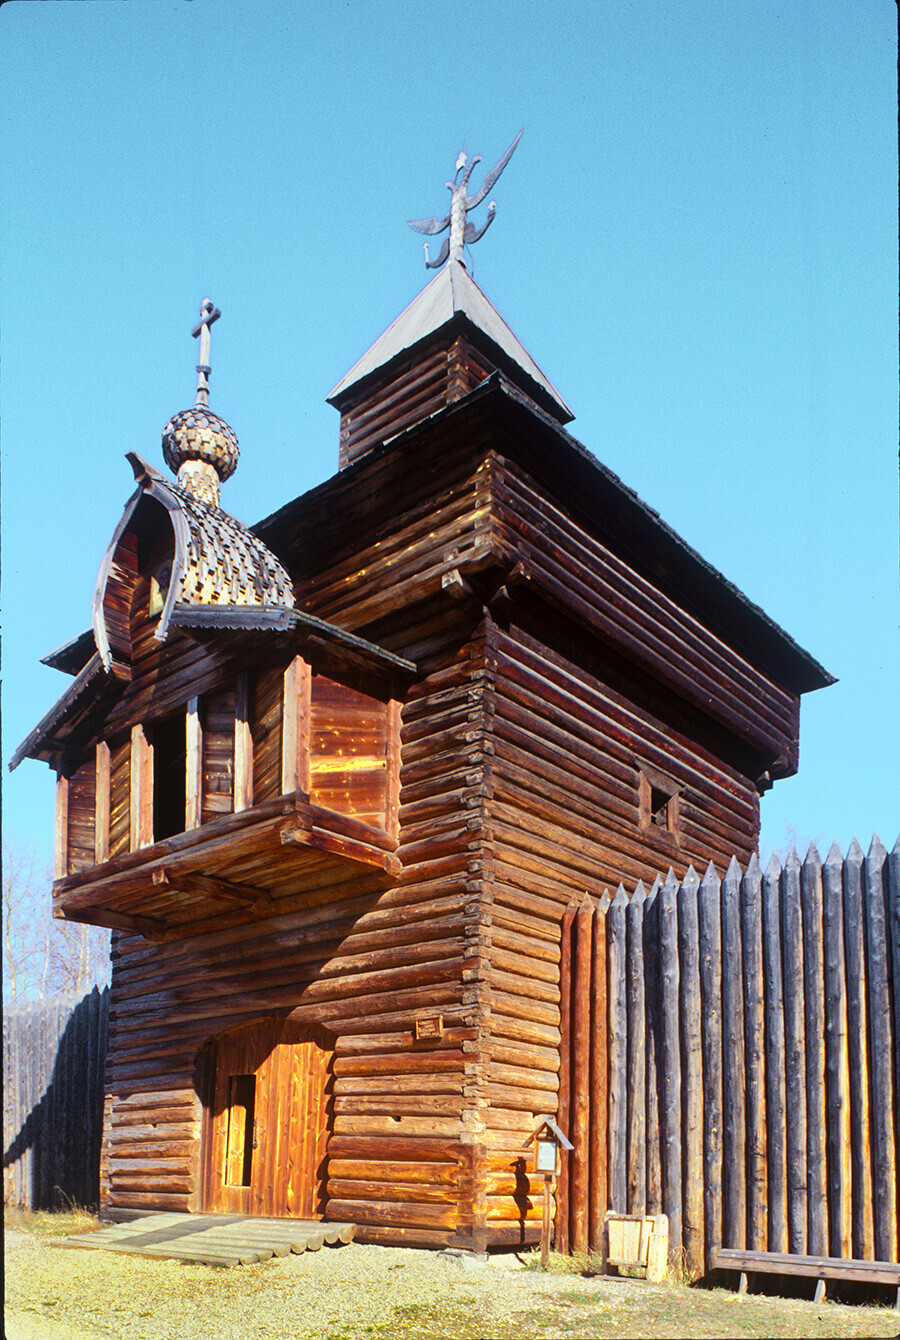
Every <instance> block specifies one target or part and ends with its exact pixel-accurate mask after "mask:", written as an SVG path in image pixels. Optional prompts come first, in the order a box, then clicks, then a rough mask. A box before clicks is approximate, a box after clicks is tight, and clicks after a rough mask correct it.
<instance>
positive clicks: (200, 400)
mask: <svg viewBox="0 0 900 1340" xmlns="http://www.w3.org/2000/svg"><path fill="white" fill-rule="evenodd" d="M221 315H222V313H221V312H220V311H219V309H218V307H216V305H215V303H214V302H213V300H212V298H204V299H203V301H202V303H201V304H200V320H199V322H198V324H197V325H196V326H195V327H194V329H193V330H192V332H191V334H192V335H193V336H194V339H196V338H197V337H198V335H199V337H200V362H199V363H198V364H197V399H196V400H195V401H194V403H195V404H196V405H208V404H209V374H210V371H211V369H210V366H209V328H210V326H211V325H212V323H213V322H214V321H218V319H219V317H220V316H221Z"/></svg>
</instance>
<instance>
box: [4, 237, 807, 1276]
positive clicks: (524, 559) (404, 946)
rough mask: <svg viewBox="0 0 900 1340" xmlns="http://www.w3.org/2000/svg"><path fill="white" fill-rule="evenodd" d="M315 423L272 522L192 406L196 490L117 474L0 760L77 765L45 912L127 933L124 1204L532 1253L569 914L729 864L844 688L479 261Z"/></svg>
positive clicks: (117, 1076)
mask: <svg viewBox="0 0 900 1340" xmlns="http://www.w3.org/2000/svg"><path fill="white" fill-rule="evenodd" d="M210 308H211V304H210ZM202 324H203V322H202V321H201V325H202ZM206 330H207V335H208V324H207V326H206ZM205 361H206V360H204V359H201V363H204V362H205ZM330 399H331V401H332V403H333V404H334V405H336V407H337V408H338V409H339V411H340V414H341V439H340V466H341V468H340V470H339V471H338V473H337V474H336V475H335V476H334V477H333V478H331V479H328V480H327V481H326V482H325V483H323V484H321V485H320V486H318V487H317V488H314V489H312V490H311V491H310V492H309V493H307V494H305V495H303V496H302V497H300V498H297V499H295V500H294V501H292V502H288V503H287V504H286V505H285V506H284V507H283V508H282V509H281V510H280V511H278V512H277V513H275V514H274V515H273V516H271V517H269V518H268V519H267V520H265V521H264V522H262V523H261V524H260V525H258V526H256V527H255V528H253V529H252V530H248V529H247V528H245V527H244V526H242V525H241V524H240V523H239V522H237V521H235V520H234V518H232V517H230V516H228V515H227V513H225V512H223V511H222V510H221V509H220V507H219V506H218V481H219V479H221V478H224V477H227V472H228V469H229V466H230V467H231V468H233V466H234V462H235V461H236V453H237V444H236V441H235V442H234V444H233V446H232V443H231V439H233V434H231V430H230V429H228V427H227V425H224V424H223V423H222V421H221V420H218V419H217V418H216V416H214V415H212V414H211V412H210V411H209V410H208V408H207V407H206V405H205V402H203V403H200V404H199V405H198V406H195V408H194V410H192V411H188V412H187V413H186V415H184V416H176V419H175V420H173V425H174V426H173V425H170V429H169V431H168V436H167V447H166V458H167V460H168V462H169V464H170V465H171V466H172V467H173V469H176V470H177V471H178V474H179V482H178V483H175V482H172V481H171V480H169V479H166V478H164V477H163V476H162V475H160V474H159V473H157V472H156V471H155V470H153V469H152V468H151V467H150V466H148V465H146V463H144V462H143V461H141V460H140V459H139V458H136V457H134V458H132V465H133V467H134V470H135V474H136V478H137V483H138V488H137V492H136V493H135V495H134V496H133V498H132V499H131V501H130V503H129V504H128V507H127V509H126V512H125V515H124V516H123V519H122V522H121V523H120V525H119V527H118V529H117V531H116V534H115V535H114V537H113V541H112V543H111V545H110V547H109V550H108V552H107V555H106V559H105V560H104V563H103V566H102V568H101V573H100V578H99V581H98V587H97V593H96V597H95V606H94V626H93V630H92V631H91V632H89V633H86V634H84V635H83V636H82V637H80V638H79V639H77V640H76V641H75V642H74V643H72V644H70V645H68V646H67V647H64V648H62V649H61V650H60V651H58V652H56V653H55V654H54V655H52V656H51V657H49V658H48V663H49V664H52V665H55V666H56V667H58V668H59V669H60V670H63V671H66V672H68V673H69V674H71V675H72V676H74V679H73V682H72V684H71V686H70V688H69V689H68V691H67V692H66V693H64V694H63V696H62V697H61V698H60V699H59V701H58V702H57V704H56V705H55V706H54V707H53V708H52V710H51V711H50V712H49V713H48V714H47V716H46V717H45V718H44V720H43V721H42V722H41V723H40V724H39V726H38V727H36V729H35V730H34V731H33V732H32V734H31V735H30V736H29V737H28V739H27V740H26V741H25V742H24V743H23V745H22V746H21V747H20V749H19V750H18V752H17V755H16V758H15V759H14V762H18V761H19V760H20V759H21V758H23V757H26V756H28V757H32V758H39V759H43V760H45V761H46V762H48V763H49V764H50V765H51V766H52V767H53V768H54V769H56V771H57V774H58V777H59V783H58V804H57V880H56V883H55V886H54V906H55V911H56V914H57V915H59V916H61V917H65V918H68V919H72V920H76V921H85V922H90V923H94V924H97V925H101V926H109V927H111V928H113V932H114V935H113V960H114V963H113V984H112V1023H111V1031H110V1048H109V1059H108V1066H107V1098H106V1126H105V1144H104V1151H105V1152H104V1166H103V1185H104V1197H105V1202H106V1208H107V1210H108V1211H109V1212H111V1213H113V1214H116V1215H119V1216H125V1215H128V1214H132V1213H135V1212H140V1211H142V1210H150V1209H181V1210H201V1209H221V1210H228V1211H231V1212H247V1213H255V1214H265V1215H275V1214H277V1215H282V1214H286V1215H299V1216H303V1217H308V1216H310V1215H322V1216H327V1217H328V1218H330V1219H340V1220H350V1221H353V1222H355V1223H356V1224H357V1225H358V1226H359V1228H358V1235H357V1236H358V1237H360V1238H362V1239H367V1240H370V1241H376V1242H382V1243H409V1244H414V1245H419V1246H422V1245H425V1246H435V1247H437V1246H442V1245H454V1246H458V1247H463V1248H470V1249H474V1250H483V1249H484V1248H485V1247H486V1246H491V1245H498V1244H512V1243H521V1242H530V1241H534V1240H535V1239H536V1238H537V1237H538V1236H539V1232H540V1215H541V1197H540V1190H541V1189H540V1187H539V1186H538V1185H537V1184H536V1183H535V1185H534V1186H532V1185H531V1182H530V1173H529V1170H528V1168H527V1167H526V1162H525V1157H524V1155H523V1145H524V1143H525V1141H526V1140H527V1138H528V1135H529V1133H530V1132H531V1131H532V1130H533V1128H534V1123H535V1118H536V1117H537V1116H538V1115H539V1114H546V1113H553V1112H555V1111H556V1101H557V1089H558V1070H559V1038H560V1033H559V1024H560V1002H559V942H560V923H561V918H562V915H563V912H564V910H565V908H566V907H567V905H568V904H569V903H570V901H571V900H572V899H580V898H582V897H583V896H584V894H585V893H589V894H594V895H599V894H600V893H601V892H602V891H603V890H604V888H607V887H613V888H614V887H615V886H616V885H617V884H618V883H619V881H620V880H622V881H624V882H625V883H627V884H629V885H633V883H634V882H635V881H636V880H638V879H639V878H643V879H652V877H653V875H654V873H655V872H656V871H658V870H660V869H663V870H664V869H666V868H667V867H669V866H670V865H671V866H673V867H674V868H675V870H676V872H677V873H679V874H682V873H683V872H684V870H685V869H686V867H687V865H688V864H689V863H693V864H694V865H695V866H697V867H700V868H702V867H705V865H706V864H707V862H709V861H710V860H712V861H713V862H715V863H716V864H717V865H718V866H719V867H720V868H721V867H722V866H723V865H724V864H725V863H727V861H728V860H729V858H730V857H731V856H732V855H736V856H737V857H738V859H739V860H740V861H745V860H746V859H747V858H748V857H749V856H750V854H751V852H752V851H753V849H754V847H755V845H756V841H757V834H758V825H759V795H760V792H761V791H762V790H764V789H765V788H766V787H768V786H769V785H771V784H772V782H773V781H774V780H777V779H778V778H780V777H785V776H789V775H791V774H792V773H793V772H794V771H795V770H796V767H797V747H798V729H799V701H800V695H801V694H802V693H804V692H806V691H809V690H811V689H815V688H819V687H821V686H823V685H826V684H828V683H829V682H830V677H829V676H828V675H827V673H826V672H825V671H823V669H822V668H821V666H819V665H818V664H817V663H816V662H815V661H814V660H813V659H812V658H811V657H810V656H809V655H807V654H806V653H805V652H804V651H802V650H801V649H800V648H799V647H797V646H796V644H795V643H794V642H792V641H791V639H790V638H789V637H788V636H787V635H786V634H785V633H784V632H782V631H781V630H780V629H779V628H777V627H776V626H775V625H774V624H773V623H772V622H771V621H770V620H769V619H768V618H767V617H766V616H765V614H764V613H763V612H762V611H761V610H760V609H758V608H757V607H756V606H754V605H752V604H751V603H750V602H749V601H748V600H746V599H745V598H744V596H742V595H741V593H740V592H739V591H737V590H736V589H735V588H734V587H733V586H731V585H730V584H729V583H728V582H726V581H725V580H724V578H723V577H722V576H721V575H720V574H719V573H717V572H716V571H715V570H714V569H712V568H711V567H710V566H709V565H708V564H707V563H705V562H704V561H703V559H702V558H700V557H699V555H698V554H696V553H695V552H694V551H693V550H691V549H690V548H688V546H687V545H685V544H684V543H683V542H682V541H681V540H680V539H679V537H678V536H677V535H675V534H674V532H673V531H672V530H670V529H669V527H667V526H666V525H665V524H664V522H663V521H661V520H660V518H659V516H657V515H656V513H655V512H653V511H651V510H650V509H649V508H648V507H646V506H645V505H644V504H643V503H642V502H641V501H640V499H639V498H638V497H636V495H635V494H634V493H632V492H631V491H630V490H629V489H628V488H626V487H625V486H624V485H623V484H622V483H621V482H620V481H619V480H618V479H617V478H616V477H615V476H614V475H613V474H612V473H611V472H610V471H609V470H607V469H606V468H605V467H604V466H603V465H601V464H600V463H599V462H598V461H597V460H595V459H594V457H593V456H591V455H590V454H589V452H587V451H586V450H585V449H584V448H583V447H582V446H581V445H580V444H579V443H578V442H577V441H575V440H574V438H572V437H571V436H569V434H568V433H567V432H566V430H565V427H564V425H565V424H566V423H567V422H568V421H569V420H570V419H571V417H572V416H571V412H570V411H569V410H568V408H567V406H566V405H565V403H564V402H563V401H562V399H561V398H560V397H559V395H558V393H557V392H556V391H555V390H554V388H553V386H552V385H551V383H550V382H549V381H548V380H547V378H546V377H545V376H544V374H543V373H542V372H541V371H540V369H539V368H538V367H537V365H536V364H535V363H534V362H533V360H532V359H531V358H530V356H529V355H528V354H527V353H526V351H525V350H524V349H523V348H522V346H521V345H520V344H519V342H518V340H517V339H516V337H515V336H514V335H513V333H512V332H511V331H510V329H509V327H508V326H507V325H506V324H505V323H504V322H503V321H502V319H501V318H500V316H499V315H498V314H497V312H496V311H495V310H494V308H493V307H492V306H491V304H490V303H489V301H488V300H487V298H486V297H485V296H484V294H483V293H482V292H481V291H480V290H479V289H478V288H477V286H476V285H475V284H474V282H473V281H472V279H471V278H470V276H469V274H468V272H467V271H466V269H465V266H464V265H463V264H462V263H461V261H460V260H459V259H457V258H455V257H454V258H451V259H450V261H449V262H448V263H447V264H446V265H445V266H444V268H443V269H442V270H440V271H439V272H438V275H437V277H436V279H434V280H433V281H432V283H431V284H429V285H428V286H427V287H426V288H425V289H424V290H423V292H422V293H421V294H420V295H419V297H418V298H417V299H416V300H415V302H413V303H412V304H411V306H410V307H409V308H408V309H407V310H406V311H405V312H404V313H403V314H402V315H401V316H400V317H399V318H398V320H397V321H396V322H395V323H394V325H393V326H391V327H390V328H389V330H388V331H386V332H385V334H384V335H383V336H382V337H381V338H380V339H379V340H378V341H377V342H376V343H375V345H374V346H373V347H372V348H371V349H370V350H369V351H368V353H367V354H366V355H364V357H363V358H362V359H361V360H360V361H359V363H357V365H356V366H355V367H354V369H352V371H351V372H350V373H348V375H347V376H346V377H345V378H344V379H343V380H342V381H341V382H340V383H339V385H338V386H337V387H336V388H335V390H334V391H333V393H332V395H331V397H330ZM226 430H227V431H226ZM229 434H230V437H229ZM201 467H202V468H201Z"/></svg>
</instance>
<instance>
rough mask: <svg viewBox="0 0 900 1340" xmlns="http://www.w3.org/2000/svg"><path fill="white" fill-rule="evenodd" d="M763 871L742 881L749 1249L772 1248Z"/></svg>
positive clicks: (752, 871) (751, 869) (753, 864)
mask: <svg viewBox="0 0 900 1340" xmlns="http://www.w3.org/2000/svg"><path fill="white" fill-rule="evenodd" d="M761 885H762V871H761V870H760V868H759V860H758V859H757V857H756V855H755V854H754V855H753V856H752V857H751V859H750V864H749V865H748V866H747V870H746V872H745V874H744V878H743V879H742V880H741V939H742V941H743V951H744V1043H745V1048H744V1060H745V1065H746V1069H747V1246H748V1247H749V1248H750V1250H751V1251H757V1252H764V1251H765V1250H766V1247H767V1236H768V1234H767V1232H766V1229H767V1224H768V1213H767V1197H766V1190H767V1183H768V1168H767V1161H766V1090H765V1082H766V1059H765V1058H766V1053H765V1013H764V1012H765V994H764V990H763V955H762V935H761V922H762V891H761Z"/></svg>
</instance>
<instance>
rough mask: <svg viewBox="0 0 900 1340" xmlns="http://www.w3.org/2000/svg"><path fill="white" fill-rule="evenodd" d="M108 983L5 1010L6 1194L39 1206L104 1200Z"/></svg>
mask: <svg viewBox="0 0 900 1340" xmlns="http://www.w3.org/2000/svg"><path fill="white" fill-rule="evenodd" d="M108 1016H109V988H106V989H105V990H104V991H103V992H102V993H101V992H100V991H99V990H98V989H97V987H94V989H93V991H92V992H91V993H90V994H89V995H87V996H84V997H82V999H81V1000H79V1001H77V1002H73V1001H71V1000H63V999H58V1000H48V1001H38V1002H31V1003H28V1004H25V1005H13V1006H12V1007H11V1008H9V1009H7V1010H5V1011H4V1015H3V1086H4V1087H3V1198H4V1203H5V1204H6V1205H17V1206H25V1207H27V1208H28V1209H32V1210H44V1209H56V1208H59V1207H62V1206H65V1205H73V1204H74V1205H88V1206H96V1205H98V1204H99V1201H100V1146H101V1141H102V1136H103V1076H104V1068H105V1065H106V1035H107V1020H108Z"/></svg>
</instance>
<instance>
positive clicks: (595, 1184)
mask: <svg viewBox="0 0 900 1340" xmlns="http://www.w3.org/2000/svg"><path fill="white" fill-rule="evenodd" d="M609 901H610V900H609V894H608V893H604V894H603V896H602V897H601V899H600V901H599V903H598V904H597V907H596V910H595V912H594V935H593V967H592V975H591V1141H590V1144H591V1152H590V1159H591V1175H590V1198H591V1204H590V1226H589V1243H588V1247H589V1250H590V1251H592V1252H596V1253H598V1254H599V1253H600V1252H601V1251H602V1250H603V1217H604V1215H605V1214H606V1210H607V1205H608V1194H607V1186H608V1168H607V1126H608V1121H609V1102H608V1089H609V1069H608V1062H607V1035H606V1020H607V1001H606V912H607V908H608V907H609Z"/></svg>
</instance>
